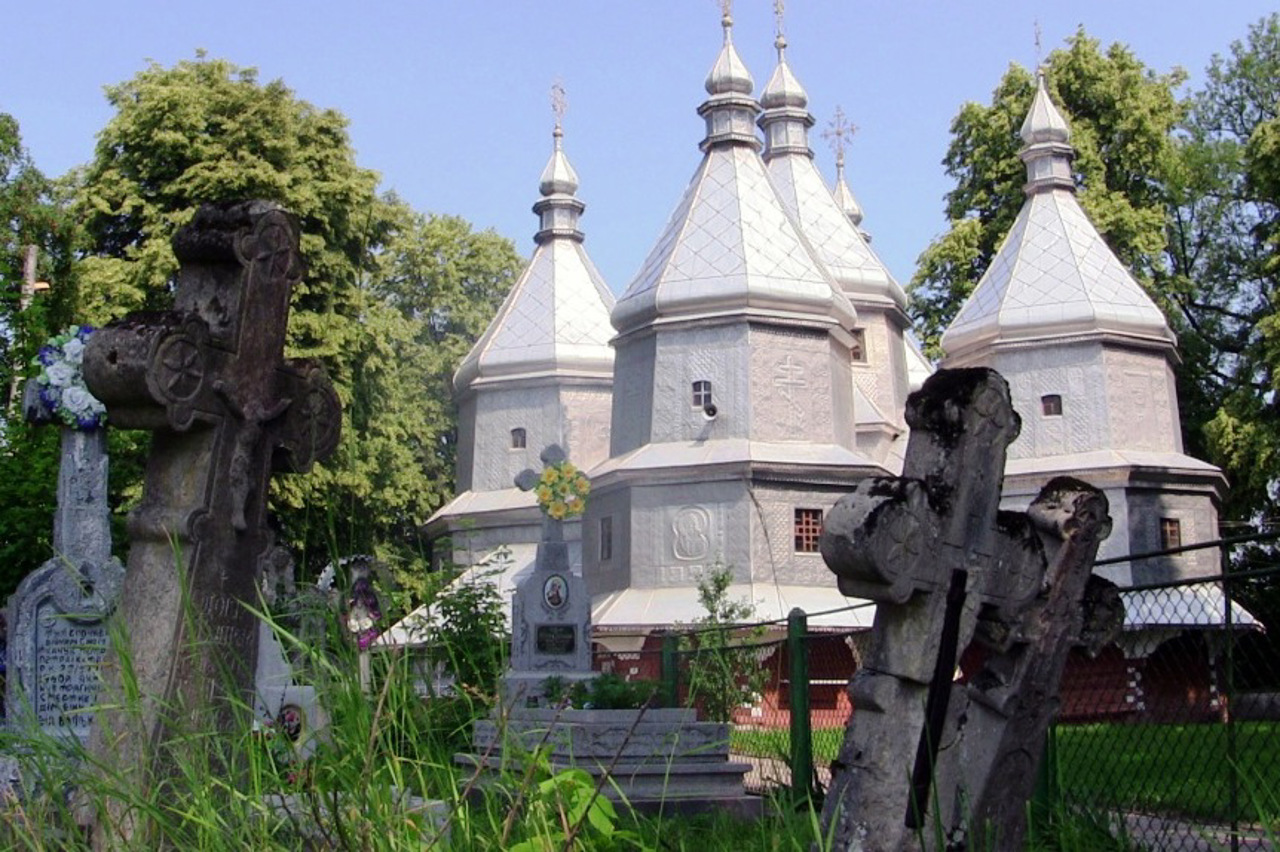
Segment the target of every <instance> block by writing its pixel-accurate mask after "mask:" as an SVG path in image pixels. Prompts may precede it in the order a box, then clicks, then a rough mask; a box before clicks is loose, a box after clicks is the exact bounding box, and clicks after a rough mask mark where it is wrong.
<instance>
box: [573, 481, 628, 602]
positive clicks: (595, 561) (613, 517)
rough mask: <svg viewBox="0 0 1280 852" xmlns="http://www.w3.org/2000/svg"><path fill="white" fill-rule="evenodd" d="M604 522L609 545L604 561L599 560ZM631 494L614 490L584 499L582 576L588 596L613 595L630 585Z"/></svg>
mask: <svg viewBox="0 0 1280 852" xmlns="http://www.w3.org/2000/svg"><path fill="white" fill-rule="evenodd" d="M604 518H608V519H609V521H608V523H609V526H610V528H611V530H610V539H611V540H610V542H609V548H608V551H609V553H608V557H607V558H604V559H602V558H601V555H602V554H601V549H600V544H601V542H600V538H601V537H600V525H601V520H602V519H604ZM631 553H632V535H631V490H630V489H628V488H616V489H613V490H610V491H608V492H607V493H599V494H596V493H593V494H592V495H591V496H590V497H589V498H588V499H587V512H586V515H585V516H584V517H583V519H582V557H583V563H582V566H583V570H582V576H583V578H585V579H586V581H587V591H588V592H589V593H590V594H592V595H600V594H605V593H608V592H617V591H621V590H623V589H626V588H627V587H628V586H630V585H631Z"/></svg>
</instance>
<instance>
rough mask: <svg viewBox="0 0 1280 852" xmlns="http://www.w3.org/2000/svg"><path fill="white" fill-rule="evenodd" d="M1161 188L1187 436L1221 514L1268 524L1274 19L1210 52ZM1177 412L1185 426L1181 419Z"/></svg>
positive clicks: (1278, 115) (1277, 132) (1275, 439)
mask: <svg viewBox="0 0 1280 852" xmlns="http://www.w3.org/2000/svg"><path fill="white" fill-rule="evenodd" d="M1178 141H1179V153H1180V158H1179V166H1180V168H1179V171H1178V172H1177V173H1176V175H1175V177H1176V180H1174V181H1172V182H1171V184H1170V213H1169V221H1168V229H1169V247H1170V248H1169V268H1170V275H1169V280H1168V292H1169V294H1170V298H1171V300H1172V302H1173V304H1174V305H1175V306H1176V309H1177V312H1178V317H1179V319H1180V320H1181V325H1182V328H1181V329H1180V330H1181V333H1182V337H1181V343H1182V347H1183V351H1184V359H1185V366H1184V372H1185V373H1186V374H1187V376H1188V379H1189V380H1188V381H1187V382H1186V383H1184V384H1185V385H1186V386H1187V387H1186V389H1183V388H1181V387H1180V391H1181V392H1182V394H1183V398H1184V404H1185V403H1189V404H1190V406H1191V407H1192V408H1193V412H1192V414H1193V417H1194V418H1195V419H1194V421H1192V422H1195V423H1197V424H1200V423H1202V424H1204V429H1203V435H1201V434H1200V433H1199V430H1189V431H1191V432H1192V434H1191V435H1190V436H1189V437H1190V439H1191V441H1193V442H1196V443H1199V442H1200V441H1202V440H1203V441H1204V443H1205V448H1206V449H1207V450H1208V455H1209V457H1210V458H1211V459H1212V460H1213V461H1214V462H1215V463H1217V464H1219V465H1221V466H1222V467H1223V469H1224V470H1226V472H1227V474H1228V476H1229V477H1230V479H1231V483H1232V490H1231V494H1230V497H1229V502H1228V505H1227V507H1226V513H1225V514H1226V515H1227V516H1228V517H1232V518H1234V519H1236V520H1243V521H1252V520H1258V519H1261V518H1271V519H1275V517H1276V508H1277V505H1276V501H1277V499H1278V497H1280V495H1278V494H1277V485H1276V483H1277V481H1278V480H1280V449H1278V448H1280V409H1278V408H1277V405H1278V403H1277V399H1276V390H1277V388H1278V387H1280V374H1278V373H1277V368H1280V319H1277V313H1276V298H1277V285H1278V284H1280V263H1278V262H1277V257H1278V256H1280V255H1277V249H1280V16H1278V15H1275V14H1272V15H1271V16H1269V17H1267V18H1264V19H1263V20H1261V21H1259V22H1258V23H1256V24H1255V25H1254V26H1252V27H1251V28H1250V29H1249V32H1248V35H1247V37H1246V38H1245V39H1244V40H1243V41H1237V42H1235V43H1233V44H1232V45H1231V54H1230V56H1229V57H1222V56H1215V57H1214V58H1213V61H1212V62H1211V64H1210V66H1209V68H1208V70H1207V74H1206V83H1205V86H1204V88H1203V90H1201V91H1200V92H1198V93H1196V95H1195V96H1194V98H1193V99H1192V104H1191V109H1190V113H1189V115H1188V118H1187V121H1186V125H1185V129H1184V134H1183V135H1182V137H1181V138H1180V139H1179V140H1178ZM1186 415H1187V412H1184V422H1187V420H1188V418H1187V416H1186Z"/></svg>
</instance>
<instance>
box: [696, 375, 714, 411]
mask: <svg viewBox="0 0 1280 852" xmlns="http://www.w3.org/2000/svg"><path fill="white" fill-rule="evenodd" d="M710 404H711V382H708V381H697V382H694V383H693V407H694V408H706V407H707V406H708V405H710Z"/></svg>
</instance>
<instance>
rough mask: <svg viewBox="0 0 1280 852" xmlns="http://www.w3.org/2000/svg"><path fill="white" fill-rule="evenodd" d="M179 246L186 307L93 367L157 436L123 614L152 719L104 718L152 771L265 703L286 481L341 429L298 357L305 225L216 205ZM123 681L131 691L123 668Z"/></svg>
mask: <svg viewBox="0 0 1280 852" xmlns="http://www.w3.org/2000/svg"><path fill="white" fill-rule="evenodd" d="M173 247H174V253H175V254H176V255H177V257H178V260H179V262H180V264H181V269H180V272H179V276H178V283H177V290H176V293H175V296H174V309H173V310H172V311H168V312H162V313H137V314H131V315H130V316H128V317H125V318H124V319H122V320H120V321H118V322H115V323H113V324H111V325H109V326H107V327H106V328H103V329H101V330H99V331H98V332H97V333H96V334H95V335H94V336H93V337H92V338H91V340H90V343H89V346H88V348H87V351H86V354H85V366H84V369H85V378H86V381H87V383H88V385H89V389H90V390H91V391H92V392H93V394H94V395H95V396H97V397H98V398H99V399H100V400H102V402H103V403H104V404H105V405H106V406H107V411H108V416H109V418H110V420H111V422H113V423H115V424H117V425H118V426H121V427H124V428H132V429H147V430H150V431H152V432H153V437H152V443H151V452H150V457H149V460H148V463H147V471H146V479H145V484H144V489H143V497H142V502H141V504H140V505H139V506H138V508H137V509H135V510H134V511H133V513H132V514H131V515H130V518H129V535H130V540H131V547H130V551H129V562H128V572H127V574H126V579H125V586H124V594H123V599H122V601H121V607H120V612H121V615H122V617H123V620H124V626H125V629H126V631H127V634H128V635H127V640H126V641H127V651H128V653H129V654H130V655H131V662H132V668H133V671H134V674H135V675H136V677H137V686H138V689H139V691H140V692H141V695H142V703H143V706H142V711H143V712H142V719H141V722H142V724H141V725H140V726H138V725H137V724H136V723H133V724H125V722H126V719H125V716H124V714H121V713H103V714H101V715H99V717H98V720H97V724H96V730H95V735H94V739H93V748H94V749H95V750H96V751H97V753H98V757H99V759H103V760H112V761H116V760H120V761H123V763H122V764H121V765H123V766H126V767H130V766H132V767H136V768H137V769H138V770H139V771H140V772H144V773H147V772H155V771H156V770H157V769H158V768H159V767H160V766H161V765H162V764H163V763H164V762H165V761H166V760H167V759H171V758H167V757H166V755H165V749H164V746H165V744H166V742H167V741H169V740H170V739H171V738H173V737H175V736H180V735H181V734H182V733H183V731H184V729H188V726H191V725H198V726H199V727H200V729H201V730H202V731H203V732H208V731H210V730H217V729H225V727H226V726H227V725H228V724H229V723H230V721H231V718H232V714H233V707H234V704H235V699H240V700H243V701H245V702H246V703H247V704H248V706H252V693H253V680H252V678H253V671H254V662H255V657H256V651H257V641H258V626H257V619H256V617H255V616H254V614H253V613H252V612H250V611H249V610H248V609H247V608H246V605H248V606H257V605H259V604H258V597H257V591H256V589H257V579H258V576H259V570H260V566H262V565H263V564H264V562H266V561H268V560H269V559H271V558H272V556H273V552H274V550H275V547H276V546H275V544H274V539H273V536H272V534H271V533H270V532H269V531H268V530H267V528H266V524H265V521H266V510H267V487H268V478H269V476H270V475H271V472H272V471H273V470H274V471H305V470H307V469H308V468H309V467H310V466H311V464H312V462H313V461H315V460H317V459H321V458H324V457H325V456H327V455H328V454H329V453H331V452H332V451H333V449H334V447H335V446H336V444H337V440H338V432H339V428H340V422H341V409H340V407H339V404H338V400H337V397H336V395H335V394H334V391H333V388H332V386H331V385H330V383H329V380H328V379H327V377H326V376H325V374H324V372H323V371H322V370H321V368H320V367H318V366H317V365H315V364H313V363H311V362H308V361H301V360H292V359H284V358H283V357H282V356H283V349H284V338H285V327H286V324H287V320H288V312H289V296H290V290H291V288H292V286H293V284H294V283H295V282H296V281H298V280H299V279H300V277H301V274H302V268H303V266H302V258H301V255H300V254H299V251H298V229H297V225H296V224H295V223H294V221H293V220H292V218H291V217H290V216H288V215H287V214H286V213H285V212H284V211H283V210H281V209H279V208H278V207H276V206H274V205H271V204H267V203H264V202H245V203H236V204H224V205H216V206H215V205H208V206H205V207H202V208H201V209H200V210H199V212H198V213H197V214H196V216H195V219H194V221H193V222H192V223H191V224H190V225H188V226H186V227H184V228H183V229H182V230H180V231H179V232H178V234H177V235H176V236H175V237H174V241H173ZM114 662H115V660H112V659H110V658H109V664H111V663H114ZM112 678H114V681H112ZM108 682H109V686H110V684H111V683H113V682H114V685H115V688H117V689H119V688H120V680H119V673H118V672H114V671H110V670H109V671H108ZM107 703H108V704H110V703H111V702H110V697H109V698H108V702H107Z"/></svg>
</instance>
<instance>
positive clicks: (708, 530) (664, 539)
mask: <svg viewBox="0 0 1280 852" xmlns="http://www.w3.org/2000/svg"><path fill="white" fill-rule="evenodd" d="M677 494H678V495H679V499H678V500H677V499H673V498H674V496H675V495H677ZM631 499H632V501H633V502H632V511H631V540H630V545H631V546H630V554H631V568H630V574H631V585H632V586H633V587H635V588H660V587H668V586H681V587H693V586H695V585H697V583H698V580H699V578H701V576H702V575H703V573H705V572H706V571H708V570H711V569H714V568H715V567H717V566H723V567H727V568H730V569H731V570H732V571H733V574H734V582H746V581H747V579H748V578H749V576H750V571H751V562H750V559H751V553H750V536H749V534H748V530H749V529H750V520H749V512H748V502H749V501H748V499H747V494H746V488H745V484H744V483H743V482H742V481H741V480H727V481H721V482H702V483H688V484H685V483H680V484H678V485H672V484H661V485H644V486H635V487H633V489H632V495H631Z"/></svg>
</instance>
